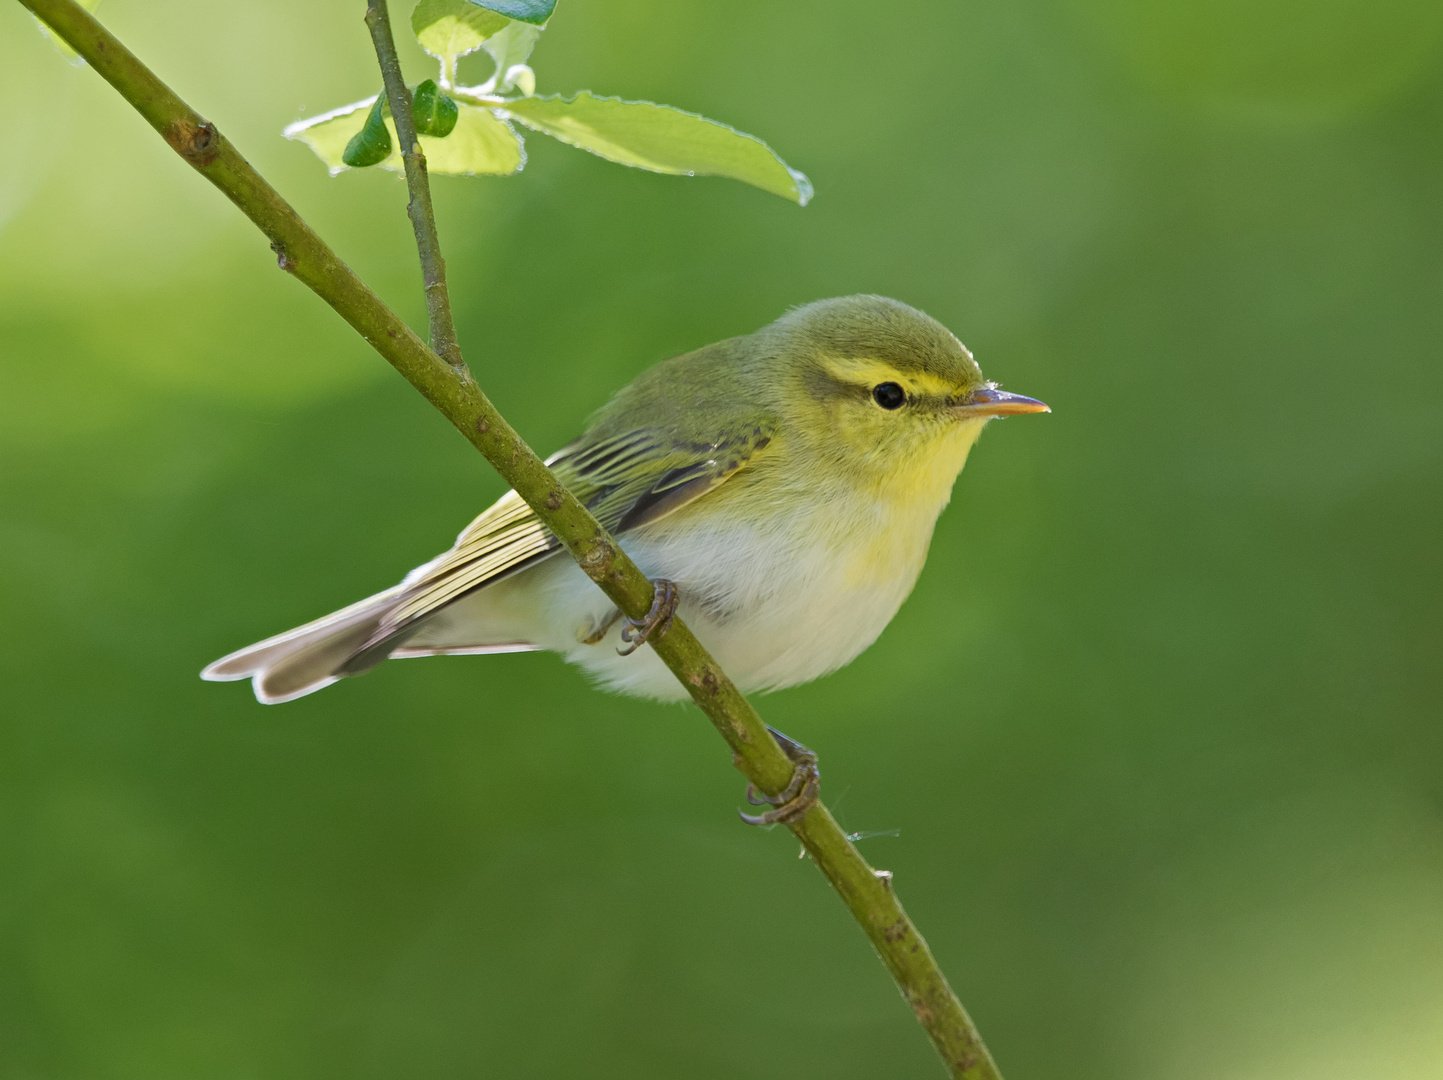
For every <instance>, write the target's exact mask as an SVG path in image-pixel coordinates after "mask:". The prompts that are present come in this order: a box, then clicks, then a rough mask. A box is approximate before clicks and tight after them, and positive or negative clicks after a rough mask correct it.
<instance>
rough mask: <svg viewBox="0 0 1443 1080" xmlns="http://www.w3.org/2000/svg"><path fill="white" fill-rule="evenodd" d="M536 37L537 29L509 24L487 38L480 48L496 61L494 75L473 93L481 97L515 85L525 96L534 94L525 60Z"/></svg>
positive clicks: (531, 77)
mask: <svg viewBox="0 0 1443 1080" xmlns="http://www.w3.org/2000/svg"><path fill="white" fill-rule="evenodd" d="M540 36H541V27H539V26H529V25H527V24H526V23H521V22H513V23H511V24H509V25H508V26H507V27H506V29H505V30H502V31H500V32H499V33H496V34H494V35H492V36H491V37H490V38H488V39H487V40H486V41H485V42H484V43H483V44H482V48H484V49H485V50H486V52H487V53H489V54H490V56H491V59H492V60H494V61H495V62H496V73H495V74H494V75H492V76H491V78H490V79H489V80H488V81H487V82H486V84H485V85H484V86H479V87H477V90H479V91H480V92H481V93H483V94H504V93H506V92H507V91H508V90H510V89H511V88H512V87H515V86H518V85H519V86H520V88H521V92H522V93H524V94H525V95H526V96H527V97H530V96H531V95H532V94H534V93H535V92H536V76H535V75H533V74H532V72H531V69H530V68H529V67H527V66H526V61H527V60H528V59H530V57H531V50H532V49H534V48H536V39H537V38H539V37H540Z"/></svg>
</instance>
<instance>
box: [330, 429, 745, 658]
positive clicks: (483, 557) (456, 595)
mask: <svg viewBox="0 0 1443 1080" xmlns="http://www.w3.org/2000/svg"><path fill="white" fill-rule="evenodd" d="M772 435H773V430H772V428H771V426H770V425H769V424H759V425H751V426H748V427H745V428H743V429H741V430H739V431H735V432H733V433H730V434H727V435H723V436H720V437H718V438H717V439H715V440H714V441H711V442H698V441H683V442H679V441H678V440H677V439H676V437H675V435H674V434H672V433H669V432H666V431H664V430H661V429H649V428H641V429H637V430H633V431H629V432H626V433H625V434H622V435H617V436H612V437H609V438H605V439H600V440H590V439H586V438H582V439H580V440H578V441H577V442H575V443H572V444H571V445H570V446H568V447H566V448H565V449H564V450H562V451H560V452H559V453H557V454H556V455H555V456H554V457H552V458H551V459H550V461H548V463H547V464H549V465H550V466H551V467H552V469H553V470H554V471H555V472H556V475H557V476H558V477H559V478H560V480H561V482H562V483H563V484H565V485H566V487H567V489H568V490H570V491H571V492H572V493H573V494H575V495H576V497H577V498H578V499H580V500H581V501H582V502H583V503H584V504H585V505H586V507H587V509H589V510H590V511H591V512H592V513H593V514H595V515H596V517H597V518H598V519H599V520H600V521H601V523H602V524H603V525H605V526H606V527H607V529H609V530H610V531H611V532H612V533H613V534H620V533H624V532H627V531H628V530H630V529H635V528H638V527H640V526H642V525H647V524H650V523H651V522H653V521H656V520H658V519H660V518H662V517H665V516H666V515H667V514H670V513H672V512H673V511H675V510H677V509H679V508H681V507H682V506H685V505H686V504H687V503H689V502H691V501H692V500H694V499H697V498H700V497H701V496H702V495H705V494H706V493H707V492H708V491H711V490H712V489H713V488H715V487H717V486H718V485H720V484H722V483H724V482H725V481H726V480H727V479H728V478H729V477H731V476H733V475H735V474H736V473H737V472H739V471H741V469H743V468H744V467H746V465H747V464H748V463H750V462H751V461H752V460H753V459H754V458H755V456H756V455H757V453H759V452H760V451H761V450H762V449H763V448H765V447H766V445H767V444H768V443H770V442H771V440H772ZM560 547H561V542H560V541H559V540H557V539H556V537H555V536H554V535H553V534H552V533H551V530H549V529H548V528H546V526H545V525H543V524H542V523H541V522H540V521H539V520H538V519H537V517H536V515H535V514H534V513H532V511H531V508H530V507H529V506H527V505H526V503H524V502H523V501H522V499H521V496H519V495H517V494H516V492H514V491H508V492H507V493H506V494H505V495H503V496H501V498H500V499H498V500H497V501H496V502H495V503H494V504H492V506H491V507H490V508H489V509H488V510H486V511H485V512H484V513H482V514H481V516H480V517H478V518H477V519H476V520H475V521H473V522H471V524H470V525H468V526H466V529H465V530H464V531H463V532H462V533H461V535H460V536H459V537H457V538H456V544H455V546H454V547H452V548H451V550H450V551H448V552H446V553H445V554H443V555H441V556H439V557H437V558H436V559H433V560H432V561H431V562H429V563H427V564H425V565H424V566H421V567H418V568H417V569H416V570H414V571H412V573H411V574H410V576H408V577H407V578H406V580H405V581H404V582H402V584H401V589H402V596H401V597H400V598H399V599H398V601H397V603H396V604H395V605H394V606H393V607H392V608H391V610H390V611H389V612H388V613H387V614H386V616H385V617H384V618H383V619H382V621H381V624H380V625H379V626H378V627H377V628H376V631H375V632H374V633H373V634H372V635H371V637H370V639H369V640H368V641H367V642H366V644H365V645H364V646H363V647H362V649H361V650H360V652H361V654H369V655H367V656H366V657H365V659H362V658H361V656H360V655H359V654H358V657H357V660H358V661H359V662H362V663H364V662H366V661H368V660H370V657H371V656H374V654H375V651H376V650H377V649H378V648H379V647H381V646H382V645H384V644H387V643H394V644H399V641H398V638H399V636H400V635H402V634H405V633H406V632H407V631H408V630H410V629H412V628H413V627H415V626H416V624H417V623H418V622H419V621H420V620H422V619H424V618H425V617H426V616H428V615H431V614H433V613H434V612H436V611H438V610H440V609H441V608H442V607H445V606H446V605H447V604H450V603H452V602H454V601H456V600H459V599H460V598H461V597H462V596H465V595H466V594H467V593H469V592H472V591H473V590H475V589H478V588H480V587H481V586H483V585H488V584H490V583H492V582H494V581H498V580H500V579H501V578H502V577H505V576H508V575H510V574H513V573H516V572H517V571H518V570H521V569H523V568H524V567H527V566H530V565H531V564H533V563H535V562H538V561H539V560H541V559H544V558H546V557H548V556H550V555H552V554H554V553H555V552H556V551H557V550H558V549H559V548H560Z"/></svg>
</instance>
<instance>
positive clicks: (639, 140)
mask: <svg viewBox="0 0 1443 1080" xmlns="http://www.w3.org/2000/svg"><path fill="white" fill-rule="evenodd" d="M506 112H507V114H508V115H510V116H511V117H513V118H515V119H516V120H519V121H520V122H521V123H523V124H525V125H526V126H527V127H529V128H533V129H534V130H536V131H540V132H543V133H544V134H547V135H550V136H552V137H553V138H557V139H560V140H561V141H562V142H565V143H570V144H571V145H572V146H577V147H580V148H581V149H582V150H587V151H590V152H591V153H593V154H596V155H597V156H598V157H604V158H606V159H607V160H608V161H616V162H620V163H621V164H622V165H632V166H634V167H636V168H638V169H648V170H650V171H651V172H659V173H672V174H676V175H681V176H698V175H703V176H705V175H709V176H729V177H731V178H732V179H733V180H742V181H744V182H746V183H748V184H753V185H755V186H756V187H759V188H761V189H762V190H763V191H770V192H772V193H773V194H775V195H780V196H782V197H783V198H784V199H791V200H792V201H793V202H795V203H797V204H798V205H800V206H806V205H807V202H808V200H810V199H811V197H812V184H811V181H810V180H808V179H807V178H806V176H805V175H803V174H802V173H800V172H798V171H797V170H796V169H793V168H792V167H791V166H789V165H788V164H787V163H786V162H785V161H783V160H782V159H781V158H779V157H778V156H777V155H776V153H775V152H773V150H772V148H771V147H769V146H768V145H767V144H766V143H764V142H762V141H761V140H760V139H758V138H756V137H755V136H753V135H747V134H745V133H743V132H740V131H737V130H736V129H735V128H731V127H728V126H727V125H726V124H721V123H718V122H717V121H715V120H708V119H707V118H706V117H704V116H698V115H697V114H696V113H689V112H683V111H682V110H681V109H674V108H672V107H671V106H670V105H657V104H654V103H653V102H650V101H623V100H621V99H620V98H610V97H597V96H595V95H594V94H592V93H590V92H589V91H586V90H583V91H581V92H580V93H578V94H576V95H575V96H573V97H571V98H563V97H559V96H548V97H533V98H522V99H520V100H518V101H508V102H507V103H506Z"/></svg>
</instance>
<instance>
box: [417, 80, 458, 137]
mask: <svg viewBox="0 0 1443 1080" xmlns="http://www.w3.org/2000/svg"><path fill="white" fill-rule="evenodd" d="M458 115H459V113H458V112H457V110H456V103H455V102H454V101H452V100H451V99H450V98H448V97H447V96H446V95H445V94H443V93H441V91H440V90H438V89H437V88H436V82H435V80H434V79H427V80H426V81H425V82H423V83H422V84H421V85H420V86H418V87H416V92H415V94H413V95H412V96H411V116H412V117H413V118H414V119H415V121H416V133H417V134H418V135H433V136H435V137H436V138H438V139H444V138H445V137H446V136H447V135H449V134H451V130H452V128H454V127H455V126H456V118H457V116H458Z"/></svg>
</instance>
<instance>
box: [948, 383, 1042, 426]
mask: <svg viewBox="0 0 1443 1080" xmlns="http://www.w3.org/2000/svg"><path fill="white" fill-rule="evenodd" d="M1051 411H1052V410H1051V409H1049V408H1048V407H1047V406H1046V405H1044V404H1043V403H1042V402H1040V401H1038V400H1037V399H1036V398H1030V397H1023V396H1022V395H1021V394H1009V393H1008V392H1007V391H1006V390H999V389H997V387H995V386H992V385H990V384H988V385H984V386H979V387H978V388H977V389H976V390H973V391H972V392H971V393H970V394H968V395H967V396H966V397H965V398H963V399H962V400H961V401H960V402H959V403H958V404H956V405H954V406H952V412H953V413H954V414H955V415H956V416H957V418H958V419H959V420H969V419H972V418H973V417H986V418H991V417H993V416H1018V415H1020V414H1022V413H1033V412H1051Z"/></svg>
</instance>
